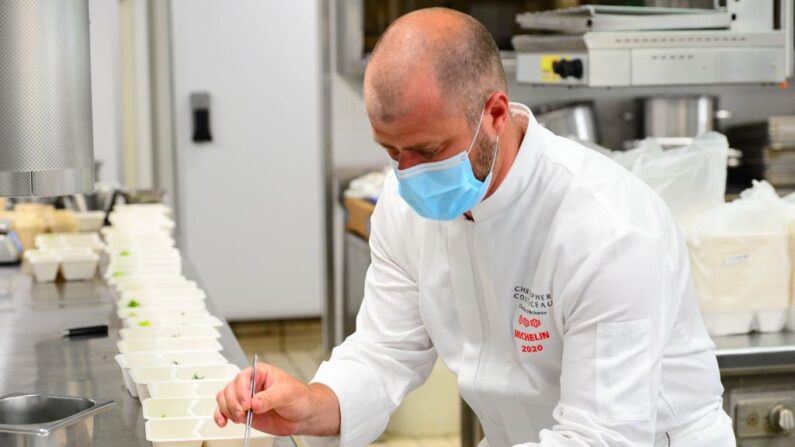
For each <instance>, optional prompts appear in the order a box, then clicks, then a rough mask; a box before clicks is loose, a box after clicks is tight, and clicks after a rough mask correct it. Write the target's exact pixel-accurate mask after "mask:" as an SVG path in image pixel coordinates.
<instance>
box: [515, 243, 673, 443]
mask: <svg viewBox="0 0 795 447" xmlns="http://www.w3.org/2000/svg"><path fill="white" fill-rule="evenodd" d="M665 247H666V245H665V244H664V240H662V239H661V238H659V237H656V236H654V235H649V234H641V233H639V232H637V231H636V232H633V233H630V234H627V235H625V236H622V237H620V238H618V239H616V240H614V241H613V242H610V243H608V244H605V245H603V246H602V247H601V248H599V249H597V250H596V251H594V252H593V253H592V254H591V255H590V256H588V257H587V258H586V259H585V261H584V262H582V263H581V265H580V266H578V267H575V266H568V267H567V268H563V269H562V271H563V272H567V273H569V274H571V276H570V278H568V279H564V278H559V279H556V284H558V285H561V287H562V291H561V293H560V294H559V295H558V296H559V304H560V306H561V308H560V310H561V311H562V312H561V315H562V319H561V320H560V322H559V324H560V325H561V326H560V327H562V336H563V355H562V365H561V368H562V370H561V377H560V387H561V396H560V401H559V402H558V404H557V406H556V407H555V409H554V413H553V416H554V418H555V421H556V425H554V426H553V427H552V428H551V429H545V430H542V431H541V433H540V434H539V442H538V443H528V444H524V446H527V447H529V446H542V447H564V446H565V447H570V446H571V447H573V446H610V447H630V446H651V445H654V437H655V420H656V411H657V401H658V395H659V391H660V382H661V378H660V374H661V362H662V357H663V349H664V347H665V346H666V344H667V340H668V337H670V335H671V332H672V329H671V328H672V327H673V318H674V315H676V310H677V309H678V307H679V304H680V303H679V300H680V298H679V297H680V296H681V293H682V291H681V290H679V289H680V288H681V287H684V286H686V284H681V283H682V281H681V279H677V278H676V275H675V274H674V273H673V272H674V267H673V265H672V264H671V263H670V262H669V259H670V258H669V257H668V256H669V253H667V252H666V251H667V250H666V248H665ZM684 262H685V266H684V267H685V268H687V264H686V262H687V261H686V259H685V260H684ZM685 279H687V276H685Z"/></svg>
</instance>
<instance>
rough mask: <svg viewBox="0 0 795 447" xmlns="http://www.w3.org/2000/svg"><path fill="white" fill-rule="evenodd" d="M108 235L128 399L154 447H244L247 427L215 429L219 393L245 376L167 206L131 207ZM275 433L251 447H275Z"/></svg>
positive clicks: (117, 215)
mask: <svg viewBox="0 0 795 447" xmlns="http://www.w3.org/2000/svg"><path fill="white" fill-rule="evenodd" d="M110 220H111V224H112V226H111V227H108V228H105V229H103V230H102V234H103V236H104V239H105V242H106V244H107V247H106V252H107V255H108V259H107V264H106V266H105V267H104V268H103V270H104V272H103V275H104V277H105V279H106V280H107V282H108V283H109V284H110V285H111V286H112V288H113V290H114V296H115V299H116V303H117V313H118V317H119V318H120V319H121V320H122V321H123V326H124V328H123V329H121V330H120V331H119V335H120V337H121V340H120V341H119V342H118V348H119V352H120V353H119V354H118V355H117V356H116V362H117V363H118V364H119V367H120V369H121V373H122V376H123V380H124V384H125V386H126V387H127V390H128V391H129V393H130V394H131V395H132V396H134V397H137V398H139V399H140V400H141V405H142V407H143V416H144V418H145V419H146V424H145V426H146V439H147V440H148V441H150V442H151V443H152V444H153V445H154V446H155V447H202V446H204V447H227V446H229V447H231V446H238V445H242V440H243V435H244V433H243V427H242V426H240V425H235V424H229V425H227V426H226V427H224V428H219V427H218V426H216V424H215V422H214V421H213V419H212V415H213V412H214V411H215V407H216V403H215V396H216V394H217V393H218V392H219V391H220V390H221V389H223V387H224V386H225V385H226V384H227V383H228V382H229V381H230V380H232V379H233V378H234V377H235V376H236V375H237V373H238V372H239V371H240V368H238V367H237V366H236V365H233V364H230V363H229V361H228V359H227V358H226V357H225V356H224V355H223V354H222V352H221V351H222V346H221V344H220V343H219V341H218V339H219V338H220V336H221V335H220V333H219V331H218V328H219V327H221V326H222V325H223V323H222V322H221V321H220V320H219V319H218V318H217V317H215V316H213V315H211V314H210V312H209V311H208V309H207V306H206V304H205V300H206V299H207V296H206V295H205V293H204V291H203V290H201V289H200V288H199V287H198V286H197V285H196V283H195V282H193V281H190V280H188V279H187V278H185V276H184V275H183V274H182V256H181V254H180V251H179V249H177V248H176V247H175V242H174V239H173V236H172V231H173V229H174V222H173V220H172V219H171V218H170V209H169V208H167V207H165V206H163V205H127V206H121V207H119V208H118V209H117V210H116V211H115V212H114V214H113V215H112V216H111V219H110ZM272 443H273V438H272V437H271V436H270V435H266V434H264V433H261V432H258V431H256V430H252V437H251V445H252V446H257V447H265V446H270V445H272Z"/></svg>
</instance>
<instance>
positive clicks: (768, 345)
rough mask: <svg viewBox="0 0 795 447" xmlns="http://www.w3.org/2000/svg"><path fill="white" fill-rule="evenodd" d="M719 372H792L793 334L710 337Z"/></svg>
mask: <svg viewBox="0 0 795 447" xmlns="http://www.w3.org/2000/svg"><path fill="white" fill-rule="evenodd" d="M713 341H714V342H715V345H716V347H717V356H718V365H719V366H720V370H721V375H722V376H727V375H732V374H748V373H753V372H755V371H756V372H759V373H776V372H787V371H795V333H793V332H781V333H777V334H749V335H731V336H724V337H713Z"/></svg>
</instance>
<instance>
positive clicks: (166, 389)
mask: <svg viewBox="0 0 795 447" xmlns="http://www.w3.org/2000/svg"><path fill="white" fill-rule="evenodd" d="M228 383H229V381H228V380H197V381H191V382H155V383H150V384H149V385H147V386H146V389H147V392H148V393H149V395H150V396H151V397H152V398H167V397H187V398H199V397H213V398H214V397H215V396H216V395H217V394H218V392H219V391H221V390H222V389H224V387H225V386H226V385H227V384H228Z"/></svg>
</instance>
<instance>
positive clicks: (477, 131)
mask: <svg viewBox="0 0 795 447" xmlns="http://www.w3.org/2000/svg"><path fill="white" fill-rule="evenodd" d="M483 112H485V110H481V112H480V119H479V120H478V126H477V127H476V128H475V136H474V137H472V142H471V143H469V149H467V155H469V152H470V151H472V148H473V147H475V141H477V140H478V134H479V133H480V125H481V124H483Z"/></svg>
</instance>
